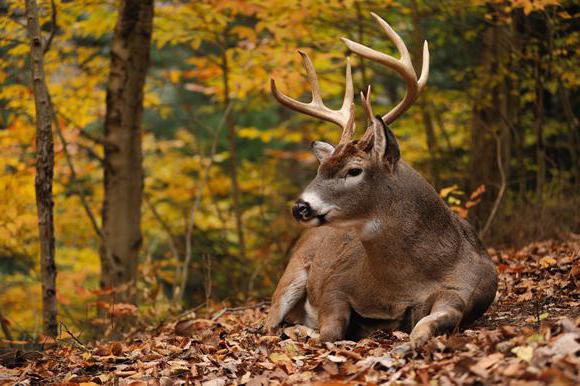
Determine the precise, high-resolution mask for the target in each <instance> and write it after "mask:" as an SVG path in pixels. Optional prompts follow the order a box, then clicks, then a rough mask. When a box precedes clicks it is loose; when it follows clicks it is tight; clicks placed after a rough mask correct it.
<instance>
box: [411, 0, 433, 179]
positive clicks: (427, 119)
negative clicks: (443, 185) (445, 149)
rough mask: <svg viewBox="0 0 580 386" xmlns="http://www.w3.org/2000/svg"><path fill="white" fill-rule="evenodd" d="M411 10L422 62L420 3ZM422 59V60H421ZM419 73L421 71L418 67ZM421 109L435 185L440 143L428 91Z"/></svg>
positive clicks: (416, 56)
mask: <svg viewBox="0 0 580 386" xmlns="http://www.w3.org/2000/svg"><path fill="white" fill-rule="evenodd" d="M411 12H412V18H411V19H412V22H413V43H414V44H413V51H414V52H413V56H414V59H415V60H414V62H415V63H422V58H421V56H422V54H423V40H424V36H425V35H424V33H423V29H422V28H421V23H420V22H419V17H420V14H419V5H418V4H417V1H416V0H413V1H411ZM420 60H421V61H420ZM416 71H417V73H420V72H419V71H418V69H417V70H416ZM417 105H418V106H419V110H420V111H421V118H422V120H423V128H424V129H425V137H426V139H427V150H428V151H429V159H430V163H429V171H430V175H431V182H432V183H433V185H434V186H435V187H437V186H438V185H439V168H438V165H437V158H438V156H437V155H438V152H439V143H438V141H437V136H436V135H435V127H434V124H433V119H432V117H431V112H430V110H429V99H428V98H427V95H426V93H424V94H423V95H421V97H420V98H419V99H418V101H417Z"/></svg>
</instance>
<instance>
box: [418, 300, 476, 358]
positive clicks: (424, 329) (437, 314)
mask: <svg viewBox="0 0 580 386" xmlns="http://www.w3.org/2000/svg"><path fill="white" fill-rule="evenodd" d="M464 310H465V302H464V301H463V299H461V297H460V296H459V294H457V293H456V292H452V291H443V292H440V293H438V294H436V295H435V301H434V302H433V305H432V307H431V311H430V313H429V315H427V316H425V317H424V318H422V319H421V320H419V322H418V323H417V324H416V325H415V327H414V328H413V330H412V331H411V336H410V338H411V347H412V348H413V349H416V348H418V347H421V346H422V345H423V344H424V343H425V342H426V341H427V340H428V339H429V338H431V337H432V336H434V335H436V334H443V333H446V332H449V331H453V329H455V328H456V327H457V326H458V325H459V323H460V322H461V319H462V318H463V312H464Z"/></svg>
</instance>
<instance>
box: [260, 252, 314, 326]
mask: <svg viewBox="0 0 580 386" xmlns="http://www.w3.org/2000/svg"><path fill="white" fill-rule="evenodd" d="M307 281H308V271H307V269H306V267H305V266H304V264H303V262H302V259H301V258H300V257H299V256H295V257H293V258H291V259H290V262H289V263H288V266H287V267H286V270H285V271H284V274H283V275H282V278H281V279H280V282H279V283H278V286H277V287H276V291H275V292H274V295H273V296H272V305H271V306H270V311H269V312H268V317H267V318H266V325H265V327H266V329H267V330H268V331H269V332H274V331H275V330H276V328H277V327H278V326H279V325H280V323H282V321H283V320H284V318H285V317H286V315H287V314H288V313H289V312H290V310H292V308H294V306H295V305H296V303H298V302H299V301H300V300H301V299H303V298H304V297H305V295H306V283H307Z"/></svg>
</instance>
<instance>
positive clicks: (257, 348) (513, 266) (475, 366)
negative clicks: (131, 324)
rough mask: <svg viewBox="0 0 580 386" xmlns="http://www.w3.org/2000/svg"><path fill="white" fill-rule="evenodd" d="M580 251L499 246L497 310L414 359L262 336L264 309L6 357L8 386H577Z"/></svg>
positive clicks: (381, 349)
mask: <svg viewBox="0 0 580 386" xmlns="http://www.w3.org/2000/svg"><path fill="white" fill-rule="evenodd" d="M578 250H580V249H579V248H578V244H577V243H576V244H574V243H555V242H546V243H538V244H533V245H530V246H528V247H526V248H524V249H522V250H519V251H493V250H491V251H490V254H491V255H492V256H493V258H494V260H495V261H496V263H497V264H498V265H501V266H502V267H503V269H502V270H501V272H500V287H499V296H498V301H497V303H496V304H494V305H493V307H492V309H491V310H490V312H488V313H487V314H486V316H484V318H483V319H482V320H480V321H478V322H477V323H476V324H475V325H474V326H471V327H470V329H468V330H464V331H459V332H457V333H455V334H452V335H450V336H439V337H436V338H433V339H431V340H430V341H429V342H427V344H426V345H425V346H424V347H423V348H422V349H421V350H419V352H418V353H416V354H415V355H414V356H413V357H405V358H401V357H399V356H398V355H396V354H395V353H394V352H393V351H392V350H393V348H394V347H396V346H398V345H400V344H402V343H405V342H407V341H408V334H406V333H403V332H400V331H395V332H393V333H386V332H383V333H377V334H374V335H373V337H372V338H367V339H363V340H361V341H359V342H350V341H342V342H335V343H327V344H318V343H316V341H317V340H316V338H317V337H318V333H317V332H316V331H314V330H312V329H310V328H308V327H305V326H288V327H285V328H283V329H282V332H281V334H280V335H279V336H271V335H264V334H263V333H262V332H261V331H260V329H259V328H258V326H259V325H261V322H262V321H263V319H264V317H265V309H264V308H261V307H255V308H240V309H238V310H236V309H230V310H229V311H228V312H225V311H222V312H218V313H216V314H215V315H216V316H214V317H213V318H212V319H199V318H198V319H195V318H186V319H183V320H180V321H178V322H175V323H167V324H165V325H163V326H161V327H160V328H157V329H151V330H150V331H141V332H139V333H137V334H134V335H132V336H131V337H129V338H127V339H124V340H121V341H118V342H103V343H100V344H97V345H95V346H94V348H92V349H90V351H89V352H86V351H83V350H80V349H79V348H78V347H75V346H62V345H61V346H60V347H57V348H56V349H53V350H49V351H47V352H45V353H36V354H35V355H30V356H29V357H27V358H26V359H22V358H23V356H22V353H20V354H19V355H18V358H20V359H19V360H5V361H2V360H1V358H4V357H5V356H4V355H2V356H0V374H2V375H1V377H4V378H0V383H1V382H3V381H4V380H5V379H7V380H8V381H9V382H16V381H17V380H20V381H22V380H24V379H30V380H31V381H34V382H36V383H59V382H60V383H63V382H70V383H82V382H85V383H88V384H119V385H131V384H133V385H142V384H159V385H165V384H167V385H169V384H174V383H176V382H177V383H179V382H183V383H187V382H189V383H192V384H198V385H207V386H218V385H229V384H246V385H270V384H282V383H284V384H318V385H334V384H345V383H347V384H367V383H371V384H381V383H387V384H388V383H396V382H401V383H422V384H429V383H438V384H442V385H444V384H449V385H450V384H456V383H459V384H473V383H482V384H508V383H514V382H516V381H517V382H519V381H525V382H531V383H557V384H562V385H566V384H573V382H574V381H575V380H576V379H578V377H579V376H580V373H579V370H578V369H580V359H579V356H578V355H579V354H580V332H579V331H580V330H579V327H578V325H579V324H580V315H579V311H578V310H579V308H578V300H577V299H578V287H577V286H576V282H575V281H574V280H575V279H574V278H575V275H573V274H572V271H573V267H576V266H577V264H578V263H580V261H579V257H578V255H577V252H576V251H578ZM550 259H554V260H555V261H556V263H553V261H552V260H550ZM232 310H233V311H232ZM565 317H568V318H565ZM214 319H215V320H214ZM2 366H5V367H2ZM7 366H9V367H13V369H8V368H6V367H7ZM4 374H6V375H4ZM91 382H92V383H91Z"/></svg>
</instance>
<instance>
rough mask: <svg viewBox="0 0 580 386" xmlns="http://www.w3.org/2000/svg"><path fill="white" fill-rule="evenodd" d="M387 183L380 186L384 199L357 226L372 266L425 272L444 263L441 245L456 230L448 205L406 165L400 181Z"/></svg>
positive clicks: (400, 168)
mask: <svg viewBox="0 0 580 386" xmlns="http://www.w3.org/2000/svg"><path fill="white" fill-rule="evenodd" d="M385 184H388V187H387V186H379V188H380V191H382V192H385V197H384V200H383V201H380V203H379V204H378V206H377V209H376V210H375V211H374V212H373V213H372V214H371V215H370V216H368V218H367V219H365V220H364V221H361V222H360V223H359V224H357V226H356V228H357V231H358V235H359V238H360V241H361V242H362V245H363V247H364V248H365V251H366V255H367V256H366V258H367V260H368V263H369V266H371V267H378V268H377V269H382V268H385V269H391V270H393V269H395V270H397V269H401V267H406V268H408V269H411V270H414V271H422V270H424V269H425V268H427V267H429V266H430V265H431V264H435V265H436V264H440V261H439V256H438V255H437V254H438V250H437V243H438V241H440V240H441V237H446V238H447V237H449V236H448V235H449V232H447V231H448V230H449V229H450V228H452V227H453V224H452V219H451V214H450V212H449V210H448V209H447V207H446V205H445V204H444V203H443V201H442V200H441V199H440V198H439V196H438V194H437V193H436V192H435V190H434V189H433V188H432V187H431V185H429V183H428V182H427V181H426V180H425V179H424V178H423V177H422V176H421V175H420V174H419V173H417V172H416V171H415V170H414V169H413V168H411V167H410V166H409V165H407V164H405V163H401V164H400V165H399V168H398V171H397V175H396V178H394V179H391V180H389V181H388V182H385ZM451 233H453V232H451ZM430 248H433V251H430V250H429V249H430ZM431 252H432V253H431ZM431 260H432V261H431Z"/></svg>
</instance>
